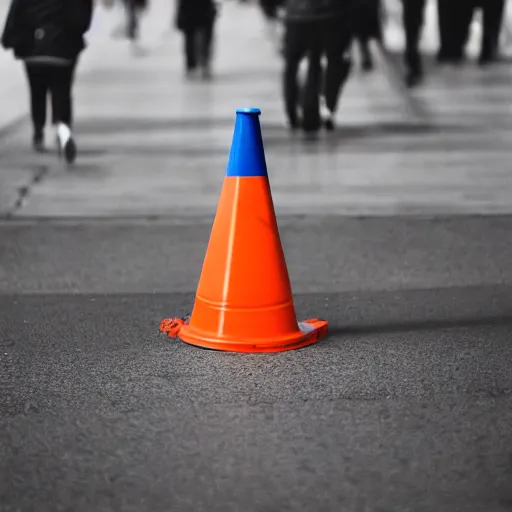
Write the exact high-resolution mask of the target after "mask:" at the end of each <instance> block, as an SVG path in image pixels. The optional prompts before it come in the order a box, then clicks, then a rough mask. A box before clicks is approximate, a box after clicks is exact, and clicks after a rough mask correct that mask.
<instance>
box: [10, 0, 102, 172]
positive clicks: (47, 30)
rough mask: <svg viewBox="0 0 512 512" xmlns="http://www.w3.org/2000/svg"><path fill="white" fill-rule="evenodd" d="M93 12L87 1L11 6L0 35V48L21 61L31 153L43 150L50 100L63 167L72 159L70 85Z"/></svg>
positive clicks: (18, 1) (28, 0)
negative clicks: (30, 127)
mask: <svg viewBox="0 0 512 512" xmlns="http://www.w3.org/2000/svg"><path fill="white" fill-rule="evenodd" d="M92 12H93V2H92V0H12V1H11V5H10V9H9V13H8V15H7V20H6V23H5V29H4V32H3V35H2V46H3V47H4V48H5V49H12V50H13V51H14V55H15V57H16V58H18V59H21V60H23V61H24V65H25V71H26V75H27V79H28V84H29V90H30V105H31V109H30V110H31V116H32V125H33V130H34V131H33V146H34V148H35V149H36V151H43V150H44V128H45V125H46V108H47V97H48V94H49V95H50V96H51V104H52V117H53V125H54V126H55V128H56V138H57V144H58V148H59V154H62V153H63V154H64V155H65V158H66V160H67V161H68V163H72V162H73V161H74V160H75V158H76V145H75V141H74V139H73V135H72V126H73V104H72V103H73V102H72V88H73V80H74V74H75V69H76V65H77V61H78V57H79V55H80V53H81V52H82V50H83V49H84V48H85V42H84V34H85V33H86V32H87V31H88V30H89V27H90V24H91V20H92Z"/></svg>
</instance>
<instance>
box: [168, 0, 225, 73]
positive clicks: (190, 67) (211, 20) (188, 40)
mask: <svg viewBox="0 0 512 512" xmlns="http://www.w3.org/2000/svg"><path fill="white" fill-rule="evenodd" d="M218 8H219V5H218V2H216V1H214V0H178V4H177V13H176V27H177V29H178V30H180V31H181V32H182V33H183V42H184V54H185V69H186V74H187V76H188V77H191V76H193V75H194V74H195V72H196V70H197V69H198V68H199V69H201V72H202V76H203V78H205V79H209V78H210V77H211V57H212V45H213V39H214V28H215V20H216V17H217V13H218Z"/></svg>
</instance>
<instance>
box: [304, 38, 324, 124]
mask: <svg viewBox="0 0 512 512" xmlns="http://www.w3.org/2000/svg"><path fill="white" fill-rule="evenodd" d="M320 38H321V34H320V33H319V32H318V31H317V30H316V29H315V30H314V33H313V34H312V37H311V38H310V45H309V47H308V74H307V78H306V84H305V86H304V91H303V97H302V112H303V120H302V129H303V130H304V131H305V132H309V133H313V132H317V131H318V130H319V129H320V126H321V121H322V119H321V116H320V91H321V84H322V49H321V45H320V44H319V42H320Z"/></svg>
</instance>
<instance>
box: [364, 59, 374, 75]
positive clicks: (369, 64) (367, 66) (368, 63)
mask: <svg viewBox="0 0 512 512" xmlns="http://www.w3.org/2000/svg"><path fill="white" fill-rule="evenodd" d="M362 68H363V71H364V72H366V73H369V72H370V71H373V68H374V66H373V59H372V58H371V57H368V58H365V59H364V60H363V65H362Z"/></svg>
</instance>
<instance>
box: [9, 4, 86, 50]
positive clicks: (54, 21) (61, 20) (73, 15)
mask: <svg viewBox="0 0 512 512" xmlns="http://www.w3.org/2000/svg"><path fill="white" fill-rule="evenodd" d="M92 13H93V0H11V6H10V9H9V13H8V15H7V20H6V23H5V28H4V32H3V35H2V46H3V47H4V48H5V49H12V50H13V51H14V54H15V55H16V57H17V58H20V59H25V58H29V57H55V58H62V59H75V58H76V57H77V56H78V54H79V53H80V52H81V51H82V50H83V49H84V47H85V41H84V34H85V33H86V32H87V31H88V30H89V27H90V25H91V20H92Z"/></svg>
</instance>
